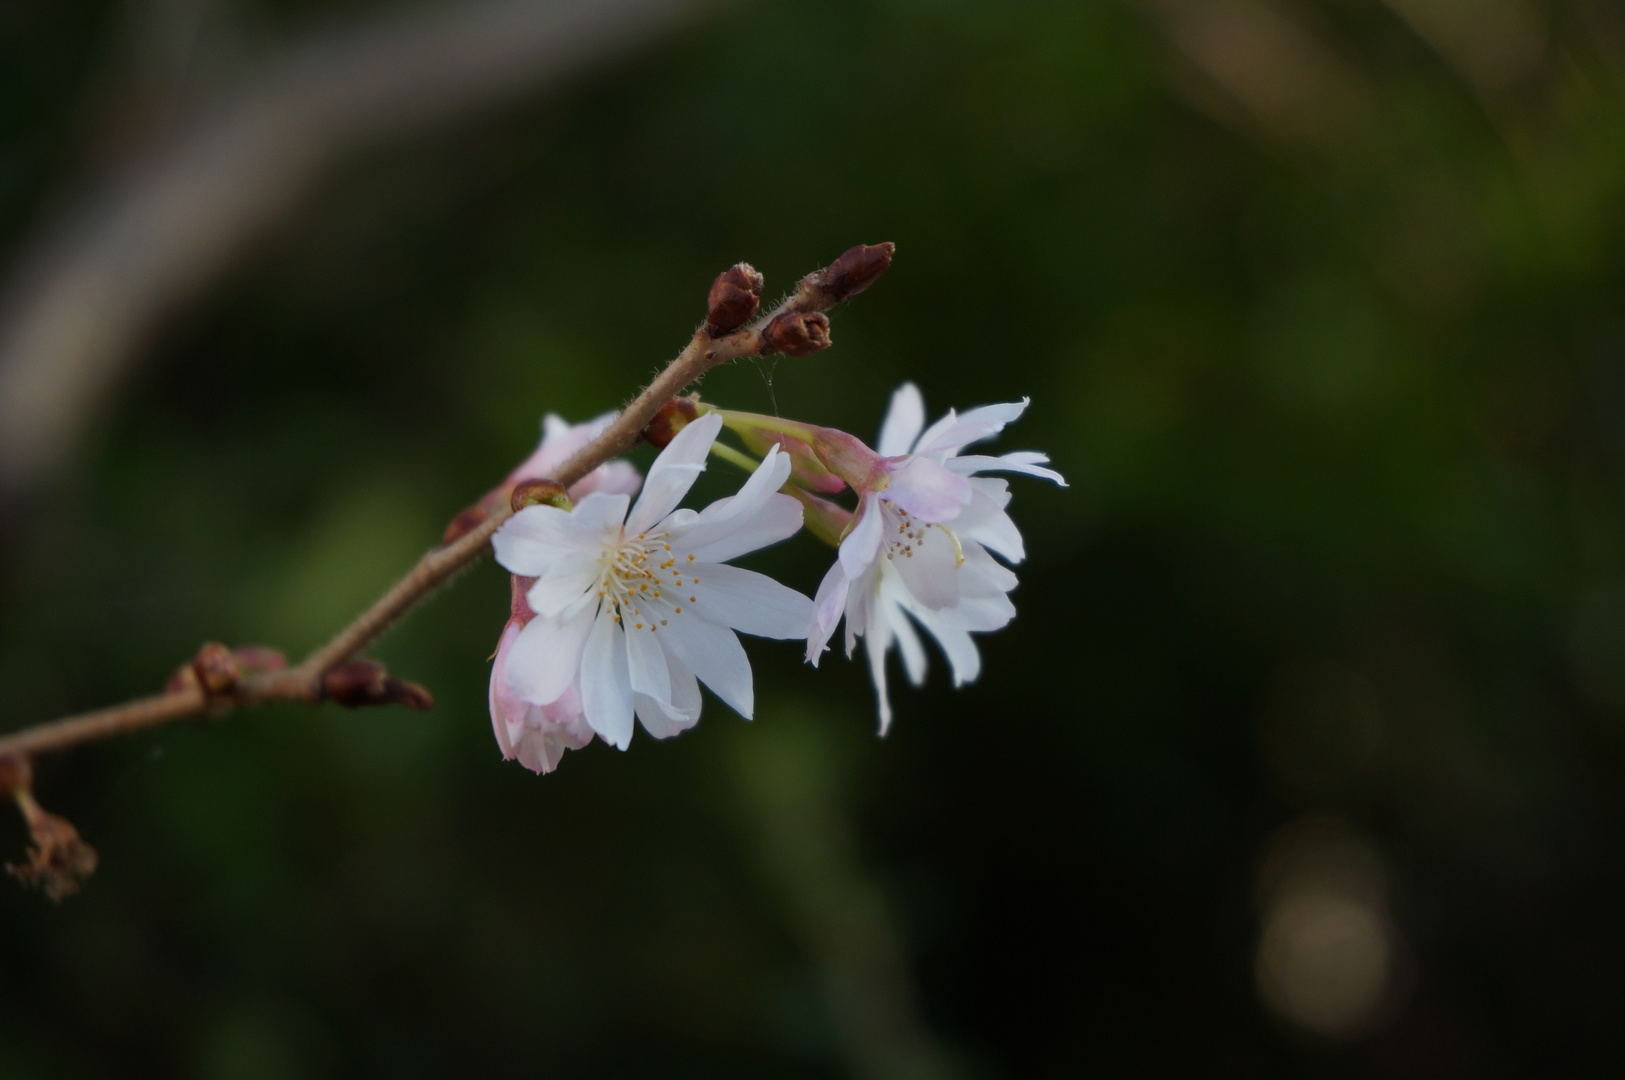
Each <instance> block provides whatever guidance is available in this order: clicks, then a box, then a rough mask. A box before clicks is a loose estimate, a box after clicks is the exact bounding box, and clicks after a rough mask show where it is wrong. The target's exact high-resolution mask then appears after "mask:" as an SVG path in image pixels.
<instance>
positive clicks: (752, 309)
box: [705, 263, 762, 337]
mask: <svg viewBox="0 0 1625 1080" xmlns="http://www.w3.org/2000/svg"><path fill="white" fill-rule="evenodd" d="M761 302H762V275H761V274H759V273H757V272H756V268H755V267H753V266H751V264H750V263H739V264H738V265H736V266H730V267H729V268H728V269H726V270H724V271H723V272H722V273H720V274H718V275H717V279H716V280H715V281H713V282H712V283H711V296H710V299H709V301H708V303H707V306H706V312H705V328H706V330H707V331H709V332H710V334H711V336H712V337H721V336H722V335H723V334H726V333H729V332H730V331H733V330H737V329H739V328H740V327H741V326H743V325H745V323H746V322H748V321H749V320H750V318H751V316H753V315H755V314H756V309H757V308H758V307H759V306H760V305H761Z"/></svg>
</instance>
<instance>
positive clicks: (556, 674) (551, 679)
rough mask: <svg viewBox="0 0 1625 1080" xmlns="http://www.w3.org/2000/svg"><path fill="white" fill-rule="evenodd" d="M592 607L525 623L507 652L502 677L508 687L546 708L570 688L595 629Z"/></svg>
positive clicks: (518, 694)
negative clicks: (593, 626)
mask: <svg viewBox="0 0 1625 1080" xmlns="http://www.w3.org/2000/svg"><path fill="white" fill-rule="evenodd" d="M592 616H593V607H592V605H591V604H584V605H582V606H581V608H579V609H577V610H572V611H567V612H565V613H564V614H563V615H558V616H554V617H553V618H551V619H544V618H541V617H540V616H538V617H537V618H534V619H532V620H530V622H528V623H526V624H525V628H524V629H523V630H521V631H520V632H519V637H518V639H517V640H515V641H514V643H513V645H512V646H511V648H510V649H509V652H508V662H507V664H506V665H505V666H504V667H503V669H502V677H503V678H504V679H505V680H507V683H508V688H509V689H510V690H512V691H513V692H514V694H515V695H516V696H517V697H518V698H519V699H520V700H521V701H527V702H529V703H531V704H532V705H547V704H549V703H551V702H553V701H556V700H558V698H559V695H561V694H563V693H564V692H565V690H567V689H569V687H570V683H571V681H572V680H573V679H574V678H575V675H576V668H577V667H578V666H579V665H580V663H581V650H582V649H583V648H584V647H585V645H586V643H587V634H588V632H589V631H590V630H591V629H592Z"/></svg>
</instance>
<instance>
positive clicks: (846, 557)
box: [839, 491, 884, 580]
mask: <svg viewBox="0 0 1625 1080" xmlns="http://www.w3.org/2000/svg"><path fill="white" fill-rule="evenodd" d="M882 528H884V525H883V523H882V522H881V514H880V495H879V493H877V492H873V491H871V492H870V493H869V494H867V495H865V496H864V497H863V502H862V503H860V504H859V505H858V514H857V521H855V522H854V523H853V525H852V531H851V532H849V533H847V534H846V539H845V540H842V541H841V546H840V548H839V558H840V560H841V568H842V569H843V570H844V571H845V572H846V576H847V578H848V579H849V580H856V579H857V578H859V577H861V576H862V575H863V572H864V571H865V570H866V569H868V568H869V566H870V564H871V563H873V562H874V561H875V554H876V552H878V551H879V550H880V532H881V529H882Z"/></svg>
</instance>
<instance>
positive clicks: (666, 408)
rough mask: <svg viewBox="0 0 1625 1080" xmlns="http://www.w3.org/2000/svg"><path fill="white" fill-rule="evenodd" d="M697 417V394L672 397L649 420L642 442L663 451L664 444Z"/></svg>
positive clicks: (698, 407)
mask: <svg viewBox="0 0 1625 1080" xmlns="http://www.w3.org/2000/svg"><path fill="white" fill-rule="evenodd" d="M699 415H700V398H699V395H698V394H687V395H685V396H683V397H674V398H672V399H671V400H670V401H668V402H666V403H665V404H664V405H662V406H660V411H659V412H657V413H655V418H654V419H653V420H650V421H649V426H648V427H646V428H644V429H643V441H644V442H646V443H648V444H649V445H651V446H657V447H659V448H660V449H662V450H664V449H665V448H666V444H667V443H669V442H671V441H672V439H674V438H676V437H677V433H678V432H679V431H682V430H683V429H684V428H686V427H687V426H688V425H689V423H690V422H692V421H693V420H694V418H695V417H697V416H699Z"/></svg>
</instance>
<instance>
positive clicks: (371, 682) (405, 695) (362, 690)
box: [322, 660, 434, 710]
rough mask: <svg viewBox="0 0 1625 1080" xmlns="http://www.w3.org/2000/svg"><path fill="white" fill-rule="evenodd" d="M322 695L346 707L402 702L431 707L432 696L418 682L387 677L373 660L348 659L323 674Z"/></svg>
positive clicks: (407, 705) (408, 705) (412, 707)
mask: <svg viewBox="0 0 1625 1080" xmlns="http://www.w3.org/2000/svg"><path fill="white" fill-rule="evenodd" d="M322 697H324V698H326V699H327V700H329V701H331V702H333V703H334V704H335V705H342V706H343V707H344V708H346V709H359V708H361V707H362V706H364V705H405V706H406V707H407V708H408V709H419V710H425V709H431V708H433V707H434V695H433V694H431V693H429V691H428V690H426V689H424V688H423V687H421V686H419V685H418V684H417V683H413V682H407V681H406V680H405V679H395V678H391V677H390V676H389V673H388V672H387V671H386V670H385V669H384V665H382V664H380V663H379V662H378V661H376V660H351V661H350V662H349V663H347V664H340V665H339V666H338V667H336V668H334V669H333V670H332V671H329V672H328V673H327V674H326V675H324V676H322Z"/></svg>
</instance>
